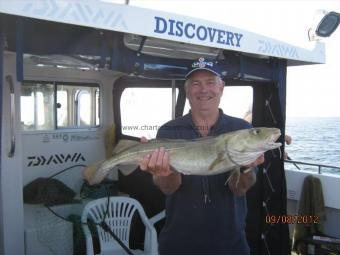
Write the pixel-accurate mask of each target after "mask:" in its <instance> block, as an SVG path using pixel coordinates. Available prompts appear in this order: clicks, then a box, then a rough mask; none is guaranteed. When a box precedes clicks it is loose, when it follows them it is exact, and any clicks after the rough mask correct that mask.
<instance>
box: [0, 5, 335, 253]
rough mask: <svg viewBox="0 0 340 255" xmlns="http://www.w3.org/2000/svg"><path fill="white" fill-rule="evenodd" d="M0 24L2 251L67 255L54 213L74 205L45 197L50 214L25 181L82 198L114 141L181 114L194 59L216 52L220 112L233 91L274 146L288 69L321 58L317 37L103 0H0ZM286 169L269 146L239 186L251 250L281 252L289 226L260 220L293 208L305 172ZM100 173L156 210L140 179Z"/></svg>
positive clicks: (158, 201) (157, 196)
mask: <svg viewBox="0 0 340 255" xmlns="http://www.w3.org/2000/svg"><path fill="white" fill-rule="evenodd" d="M0 21H1V22H0V98H1V104H0V112H1V126H0V131H1V132H0V133H1V137H0V138H1V139H0V140H1V151H0V152H1V153H0V155H1V157H0V159H1V160H0V162H1V169H0V170H1V171H0V180H1V186H0V188H1V192H0V196H1V198H0V254H4V255H13V254H15V255H24V254H25V255H40V254H44V255H49V254H73V252H74V250H75V249H76V247H75V244H74V242H73V241H74V234H75V233H74V228H73V226H72V225H70V224H69V223H68V222H64V221H63V219H60V218H58V217H57V216H63V217H69V216H70V215H80V214H81V212H82V208H83V207H82V202H79V203H77V204H72V203H71V204H70V202H72V201H70V200H68V201H67V203H66V201H64V202H65V204H63V203H62V202H60V201H59V203H58V205H54V206H53V205H50V206H49V208H54V209H53V211H54V212H55V214H56V215H57V216H56V215H54V214H53V213H51V211H50V210H47V208H46V201H42V200H39V198H36V197H34V196H35V195H36V194H37V193H39V192H41V193H43V194H44V189H42V190H41V189H40V188H42V187H41V186H42V185H43V184H40V186H39V185H36V186H35V187H34V189H33V191H32V192H31V195H32V194H33V195H32V196H33V197H32V196H31V197H30V196H29V195H28V193H29V188H28V187H31V186H29V185H30V184H32V183H34V181H36V180H37V179H39V178H45V179H46V178H50V177H55V178H57V179H58V180H59V181H61V182H62V184H64V185H66V186H67V187H68V188H70V189H71V190H73V191H75V193H77V195H76V196H75V197H73V196H72V198H71V200H72V199H77V198H79V197H78V196H79V193H81V187H84V180H83V177H82V175H81V172H82V170H83V168H84V166H85V165H89V164H91V163H93V162H96V161H100V160H103V159H105V158H106V157H107V156H110V152H111V151H112V146H113V144H115V143H116V142H117V141H119V140H120V139H122V138H127V139H131V140H139V138H140V137H141V136H146V137H147V138H154V137H155V134H156V132H157V128H158V127H159V126H161V125H162V124H163V123H165V122H166V121H168V120H170V119H173V118H176V117H180V116H182V115H183V114H185V113H186V111H187V110H188V102H187V101H186V98H185V91H184V86H183V85H184V76H185V74H186V72H187V70H188V66H189V64H190V63H191V62H192V60H193V59H197V58H209V59H213V60H214V61H216V62H218V64H219V66H220V67H221V69H222V70H223V72H222V78H223V80H224V81H225V82H226V84H227V85H226V88H225V91H226V92H225V95H224V97H223V98H222V103H221V108H222V109H223V111H224V112H225V113H227V114H228V113H229V112H230V111H232V110H233V109H231V107H230V105H228V102H230V101H232V96H231V95H233V93H236V94H240V93H242V94H243V95H244V101H242V102H234V101H232V102H233V104H234V103H235V104H237V103H238V104H240V105H239V106H240V107H241V108H242V107H243V108H244V109H245V110H247V108H248V107H249V105H251V108H252V113H253V120H252V124H253V125H254V126H255V127H260V126H264V127H276V128H279V129H280V130H281V133H282V136H281V137H280V139H279V140H280V142H281V143H282V144H284V135H285V121H286V73H287V67H290V66H297V65H312V64H316V63H317V64H322V63H325V53H324V52H325V45H324V43H322V42H319V41H314V42H310V45H309V46H311V47H308V48H307V47H306V48H302V47H298V46H295V45H292V44H290V43H287V42H284V41H282V40H279V39H275V38H270V37H268V36H264V35H261V34H258V33H256V32H254V31H247V30H244V29H240V28H237V27H233V26H229V25H228V24H218V23H215V22H211V21H207V20H202V19H197V18H192V17H187V16H182V15H178V14H174V13H167V12H161V11H155V10H151V9H144V8H138V7H133V6H129V5H124V4H116V3H110V2H106V1H94V0H87V1H80V0H72V1H71V0H69V1H66V0H64V1H54V0H41V1H33V0H32V1H30V0H21V1H1V3H0ZM150 113H152V114H150ZM283 151H284V145H283V147H282V152H283ZM291 163H293V162H291ZM295 163H299V162H295ZM284 165H285V163H284V160H283V158H282V156H281V153H280V152H279V151H271V152H269V153H267V154H266V161H265V164H264V165H263V166H261V167H259V171H258V177H257V183H256V185H255V186H254V187H253V188H252V189H251V190H250V191H249V192H248V194H247V197H248V208H249V212H251V213H249V215H248V219H247V229H246V231H247V238H248V243H249V245H250V247H251V251H252V253H251V254H254V255H257V254H275V255H279V254H289V253H290V250H291V244H290V238H291V236H290V235H289V224H283V223H282V224H268V222H266V216H268V215H288V214H291V215H294V214H296V202H297V201H298V200H299V195H300V191H301V185H302V182H303V179H304V177H305V175H306V174H307V173H304V172H303V171H298V170H288V171H287V170H285V167H284ZM321 172H322V171H321ZM316 175H318V176H319V177H320V178H321V179H322V182H323V187H324V188H325V190H324V194H325V201H326V207H327V210H328V211H327V212H328V214H329V215H328V218H327V221H326V228H327V231H326V233H328V234H329V235H331V236H337V237H340V232H339V229H340V226H339V224H340V223H339V222H340V221H338V220H337V219H338V217H339V216H340V213H339V209H340V203H339V199H338V198H337V194H338V193H339V192H336V191H337V190H339V185H338V183H339V179H338V178H339V177H329V176H328V175H326V174H323V173H317V174H316ZM109 180H111V181H112V182H110V183H111V184H112V185H113V183H118V187H119V189H120V190H119V191H120V192H124V194H125V195H129V196H131V197H134V198H136V199H137V200H138V201H139V202H140V203H141V204H142V205H143V207H144V210H145V211H146V212H147V214H148V216H150V217H151V216H153V214H157V213H159V212H161V211H162V210H164V204H163V203H164V197H163V196H162V194H161V193H160V192H159V191H158V190H157V189H155V187H153V186H152V181H151V177H150V176H149V175H146V174H143V173H142V172H141V171H136V172H135V173H134V174H132V175H131V176H128V177H124V176H122V175H120V174H118V173H112V175H110V176H109ZM64 193H66V191H65V189H64ZM71 194H72V192H71ZM117 194H121V193H117ZM104 196H105V194H104ZM287 198H288V200H287ZM150 201H155V203H150ZM47 202H48V201H47ZM287 203H288V211H287ZM72 240H73V241H72Z"/></svg>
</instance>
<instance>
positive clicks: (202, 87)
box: [185, 70, 224, 111]
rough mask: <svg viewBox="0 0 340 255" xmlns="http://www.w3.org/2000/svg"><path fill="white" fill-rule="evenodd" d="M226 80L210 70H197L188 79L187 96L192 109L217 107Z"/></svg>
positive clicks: (200, 109) (199, 109)
mask: <svg viewBox="0 0 340 255" xmlns="http://www.w3.org/2000/svg"><path fill="white" fill-rule="evenodd" d="M223 88H224V82H223V81H222V80H221V79H220V78H219V77H218V76H216V75H214V74H213V73H211V72H209V71H204V70H200V71H196V72H194V73H193V74H192V75H191V76H190V77H189V80H188V81H187V85H186V87H185V91H186V96H187V98H188V100H189V103H190V106H191V110H192V111H211V110H214V109H217V108H218V106H219V104H220V99H221V96H222V93H223Z"/></svg>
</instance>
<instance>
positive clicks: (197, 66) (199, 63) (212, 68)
mask: <svg viewBox="0 0 340 255" xmlns="http://www.w3.org/2000/svg"><path fill="white" fill-rule="evenodd" d="M199 70H206V71H209V72H211V73H213V74H215V75H217V76H219V77H220V76H221V74H220V70H219V68H218V67H217V62H216V61H214V60H209V59H205V58H199V59H198V60H196V61H194V62H193V63H192V64H191V66H190V67H189V71H188V73H187V74H186V75H185V79H188V78H189V76H190V75H191V74H193V73H194V72H196V71H199Z"/></svg>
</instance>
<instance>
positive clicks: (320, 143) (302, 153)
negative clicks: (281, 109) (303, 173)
mask: <svg viewBox="0 0 340 255" xmlns="http://www.w3.org/2000/svg"><path fill="white" fill-rule="evenodd" d="M286 134H288V135H290V136H291V137H292V143H291V144H290V145H286V147H285V148H286V152H287V153H288V156H289V157H290V158H291V159H292V160H296V161H304V162H308V163H316V164H322V165H330V166H337V167H339V168H340V117H336V118H316V117H313V118H310V117H303V118H302V117H287V120H286ZM298 167H300V168H301V169H303V170H307V171H313V172H317V171H318V167H315V166H305V165H301V164H298ZM285 168H286V169H287V168H288V169H291V168H293V169H296V170H297V168H296V167H295V166H294V165H292V164H287V163H285ZM321 171H322V172H325V173H326V172H327V173H332V174H337V175H340V169H335V168H329V167H322V168H321Z"/></svg>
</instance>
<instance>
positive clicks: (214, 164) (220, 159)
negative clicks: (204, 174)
mask: <svg viewBox="0 0 340 255" xmlns="http://www.w3.org/2000/svg"><path fill="white" fill-rule="evenodd" d="M224 160H225V155H224V152H223V151H221V152H219V153H218V154H217V158H216V159H215V160H214V161H213V162H212V163H211V165H210V166H209V171H213V170H214V169H215V168H216V167H217V166H218V165H219V164H220V163H221V162H223V161H224Z"/></svg>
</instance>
